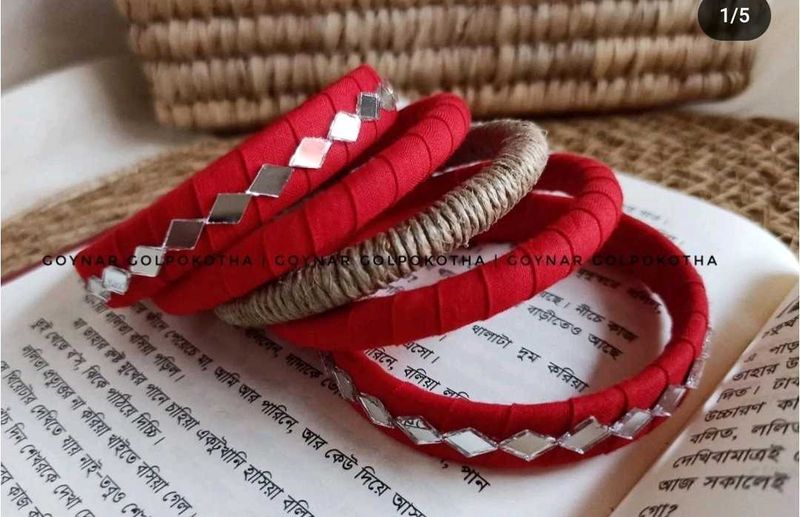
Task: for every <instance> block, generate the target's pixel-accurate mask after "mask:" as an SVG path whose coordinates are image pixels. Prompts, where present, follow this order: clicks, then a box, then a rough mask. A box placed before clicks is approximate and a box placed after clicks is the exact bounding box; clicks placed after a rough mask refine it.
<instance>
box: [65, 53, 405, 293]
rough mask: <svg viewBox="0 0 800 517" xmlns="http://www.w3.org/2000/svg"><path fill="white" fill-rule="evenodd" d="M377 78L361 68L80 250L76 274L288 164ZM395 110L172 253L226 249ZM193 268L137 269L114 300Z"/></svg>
mask: <svg viewBox="0 0 800 517" xmlns="http://www.w3.org/2000/svg"><path fill="white" fill-rule="evenodd" d="M379 84H380V77H379V76H378V75H377V73H376V72H375V71H374V70H373V69H372V68H370V67H368V66H361V67H359V68H356V69H355V70H353V71H352V72H350V73H349V74H347V75H345V76H344V77H342V78H341V79H339V80H338V81H336V82H335V83H333V84H331V85H330V86H328V87H327V88H325V89H324V90H322V91H321V92H320V93H319V94H317V95H315V96H313V97H311V98H310V99H308V100H307V101H306V102H304V103H303V104H302V105H301V106H299V107H297V108H296V109H294V110H292V111H291V112H289V113H287V114H286V115H285V116H283V117H282V118H280V119H279V120H277V121H275V122H274V123H272V124H270V125H269V126H267V127H266V128H264V129H262V130H261V131H259V132H258V133H256V134H255V135H253V136H252V137H250V138H248V139H247V140H246V141H244V142H243V143H242V144H240V145H239V146H237V147H236V148H235V149H234V150H233V151H231V152H230V153H228V154H226V155H225V156H223V157H221V158H219V159H218V160H216V161H214V162H212V163H211V164H209V165H208V166H207V167H206V168H204V169H203V170H201V171H199V172H198V173H196V174H195V175H194V176H192V177H191V178H189V179H188V180H186V181H185V182H183V183H182V184H181V185H179V186H178V187H176V188H175V189H174V190H172V191H171V192H169V193H167V194H166V195H164V196H162V197H161V198H160V199H158V200H157V201H156V202H155V203H153V204H152V205H151V206H149V207H148V208H145V209H144V210H142V211H141V212H139V213H138V214H136V215H134V216H133V217H131V218H129V219H127V220H126V221H124V222H122V223H121V224H119V225H118V226H116V227H115V228H113V229H112V230H110V231H109V232H107V233H106V234H105V235H103V236H102V237H100V238H99V239H98V240H97V241H96V242H95V243H93V244H92V245H90V246H89V247H87V248H86V249H84V250H83V251H82V252H81V253H80V254H79V255H78V257H77V262H76V269H77V270H78V273H79V274H80V275H81V276H82V277H83V278H84V279H86V278H88V277H90V276H92V275H98V276H99V275H100V274H101V272H102V269H103V267H104V266H105V265H106V264H107V262H106V264H99V263H97V258H102V259H105V260H106V261H108V260H109V257H114V258H115V259H116V260H117V261H118V263H119V264H121V265H122V266H123V267H124V266H127V261H128V258H129V257H130V256H131V255H132V254H133V251H134V250H135V248H136V247H137V246H140V245H146V246H159V245H161V243H162V241H163V239H164V236H165V235H166V231H167V228H168V227H169V223H170V221H171V220H172V219H175V218H185V219H193V218H203V217H205V216H206V215H207V214H208V212H209V210H210V209H211V206H212V205H213V203H214V200H215V199H216V196H217V194H219V193H225V192H234V193H238V192H244V191H245V190H246V189H247V187H249V186H250V183H251V182H252V180H253V179H254V178H255V176H256V174H257V172H258V170H259V168H260V167H261V165H262V164H263V163H265V162H267V163H272V164H276V165H287V164H288V163H289V158H290V157H291V155H292V153H293V152H294V150H295V148H296V147H297V145H298V143H299V142H300V140H301V139H302V138H303V137H324V136H326V135H327V132H328V129H329V127H330V123H331V121H332V120H333V116H334V115H335V113H336V112H337V111H347V112H350V113H352V112H354V111H355V109H356V103H357V99H358V94H359V93H361V92H370V91H375V90H376V89H377V88H378V85H379ZM396 117H397V114H396V112H394V111H382V113H381V117H380V119H378V120H377V121H373V122H363V123H362V125H361V133H360V134H359V138H358V140H357V141H356V142H353V143H342V142H336V143H334V144H333V145H332V146H331V149H330V151H329V153H328V155H327V157H326V159H325V162H324V164H323V166H322V168H320V169H316V170H305V169H295V171H294V173H293V174H292V176H291V179H290V180H289V182H288V183H287V185H286V187H285V188H284V190H283V192H282V193H281V195H280V197H278V198H269V197H261V198H258V199H257V200H252V201H251V202H250V206H248V209H247V211H246V212H245V214H244V216H243V217H242V220H241V221H240V222H239V223H238V224H234V225H212V226H207V227H206V228H205V229H204V230H203V235H202V236H201V238H200V240H199V241H198V243H197V246H196V248H195V249H194V250H187V251H170V252H168V256H173V257H177V256H186V257H201V256H206V255H210V254H213V253H218V252H220V251H223V250H224V249H225V248H227V247H229V246H231V245H232V244H233V243H235V242H237V241H238V240H239V239H241V238H243V237H244V236H246V235H248V234H250V232H252V231H253V230H254V229H256V228H258V227H260V226H262V225H263V224H264V223H265V222H266V221H268V220H269V219H271V218H272V217H273V216H274V215H275V214H277V213H278V212H280V211H282V210H284V209H286V208H288V207H289V206H291V205H292V204H294V203H295V202H297V201H298V200H300V199H302V198H303V197H305V196H306V195H308V194H309V193H310V192H312V191H313V190H315V189H317V188H319V187H320V185H322V184H323V183H324V182H325V181H327V180H328V179H330V178H331V177H332V176H333V175H334V174H336V173H337V172H339V171H340V170H342V168H343V167H344V166H345V165H346V164H347V163H349V162H351V161H352V160H354V159H356V158H357V157H358V156H359V155H361V154H362V153H364V151H366V150H367V149H368V148H369V147H370V146H371V145H372V144H374V143H375V142H376V140H377V139H378V138H379V137H380V136H381V135H383V134H384V133H385V132H386V131H387V130H388V129H389V128H390V127H391V126H392V124H393V123H394V121H395V119H396ZM85 258H89V259H92V260H91V264H90V265H88V264H85V263H83V260H84V259H85ZM191 269H192V264H191V261H189V263H188V264H186V265H183V266H182V265H179V264H177V263H172V264H168V265H165V266H164V267H163V268H162V270H161V272H160V273H159V275H158V276H157V277H154V278H148V277H143V276H133V277H132V278H131V283H130V287H129V289H128V291H127V293H126V294H124V295H114V296H113V297H112V298H111V300H110V302H109V305H110V306H112V307H119V306H123V305H129V304H131V303H133V302H135V301H137V300H139V299H141V298H146V297H149V296H153V295H154V294H155V293H156V292H158V291H160V290H161V289H162V288H164V287H165V286H167V285H169V284H170V283H171V282H173V281H174V280H176V279H177V278H179V277H181V276H182V275H183V274H185V273H186V272H187V271H190V270H191Z"/></svg>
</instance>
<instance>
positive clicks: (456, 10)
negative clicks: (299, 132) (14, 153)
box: [117, 0, 753, 130]
mask: <svg viewBox="0 0 800 517" xmlns="http://www.w3.org/2000/svg"><path fill="white" fill-rule="evenodd" d="M117 3H118V5H119V8H120V10H121V12H122V13H123V14H124V15H125V16H126V18H127V19H128V20H129V21H130V23H131V26H130V42H131V46H132V48H133V50H134V52H135V53H136V54H137V55H139V56H140V58H141V60H142V61H143V65H144V70H145V74H146V75H147V77H148V79H149V81H150V83H151V85H152V90H153V96H154V103H155V110H156V114H157V117H158V119H159V120H160V121H161V122H162V123H164V124H167V125H173V126H180V127H195V128H204V129H218V130H222V129H225V130H230V129H243V128H244V129H246V128H252V127H254V126H257V125H260V124H263V123H264V122H265V121H267V120H269V119H271V118H273V117H275V116H277V115H279V114H280V113H283V112H285V111H286V110H288V109H290V108H292V107H294V106H296V105H297V104H299V103H300V102H302V100H303V99H305V97H306V96H307V95H308V94H310V93H311V92H315V91H317V90H319V89H320V88H321V87H322V86H323V85H325V84H327V83H329V82H331V81H333V80H334V79H336V78H337V77H339V76H340V75H342V74H343V73H344V72H346V71H347V70H349V69H351V68H353V67H355V66H357V65H359V64H362V63H365V62H366V63H370V64H372V65H373V66H375V67H376V68H377V70H378V71H379V72H380V73H381V74H383V76H384V77H388V78H390V79H391V80H392V82H393V83H394V84H395V86H396V87H397V88H398V89H399V90H400V91H403V92H404V94H406V95H408V97H409V98H410V99H412V100H413V99H416V98H419V97H420V96H425V95H427V94H429V93H431V92H434V91H438V90H447V91H452V92H454V93H457V94H459V95H461V96H462V97H464V98H465V99H466V100H467V102H468V103H469V104H470V108H471V110H472V113H473V115H475V116H476V117H491V116H499V115H503V116H505V115H527V114H541V113H563V112H579V111H581V112H598V111H609V110H620V109H631V108H641V107H649V106H658V105H664V104H671V103H677V102H682V101H688V100H697V99H709V98H717V97H724V96H729V95H732V94H734V93H737V92H739V91H740V90H742V89H743V88H744V87H745V86H746V85H747V83H748V80H749V74H750V68H751V64H752V57H753V56H752V54H753V44H750V43H738V42H718V41H714V40H712V39H710V38H708V37H707V36H705V35H704V34H702V32H700V29H699V27H698V25H697V21H696V16H697V13H696V11H697V5H696V4H697V2H696V0H505V1H502V2H496V3H495V2H480V1H478V0H455V1H450V0H447V1H446V0H328V1H323V0H298V1H292V0H270V1H267V0H261V1H259V0H118V1H117Z"/></svg>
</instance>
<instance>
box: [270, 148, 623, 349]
mask: <svg viewBox="0 0 800 517" xmlns="http://www.w3.org/2000/svg"><path fill="white" fill-rule="evenodd" d="M472 172H474V171H472ZM436 181H437V182H439V184H440V185H442V184H443V183H441V182H445V183H444V184H450V183H452V184H455V182H456V181H458V175H445V176H441V177H439V178H436ZM448 182H449V183H448ZM429 183H431V182H429ZM422 188H423V189H427V188H430V185H428V184H426V185H424V186H423V187H422ZM536 188H537V189H544V190H557V191H564V192H566V193H568V194H572V195H575V199H574V201H572V203H571V204H570V209H569V210H568V211H567V212H566V213H565V214H563V215H562V216H561V217H559V218H558V219H557V220H556V221H553V222H552V223H551V224H550V225H548V226H547V227H545V228H543V229H542V230H541V231H540V232H538V233H537V234H536V235H534V236H533V237H531V238H529V239H527V240H525V241H524V242H522V243H520V244H519V245H518V246H517V247H516V248H515V249H514V250H512V251H511V252H509V253H508V254H506V255H504V256H502V257H500V258H499V259H498V260H494V261H491V262H488V263H486V264H484V265H481V266H478V267H475V268H473V269H471V270H470V271H468V272H466V273H462V274H459V275H455V276H453V277H450V278H447V279H444V280H442V281H440V282H438V283H436V284H435V285H432V286H426V287H421V288H418V289H413V290H410V291H403V292H400V293H398V294H395V295H392V296H385V297H375V298H369V299H365V300H361V301H358V302H356V303H352V304H349V305H347V306H344V307H341V308H339V309H335V310H332V311H328V312H325V313H323V314H320V315H318V316H312V317H309V318H305V319H302V320H297V321H292V322H288V323H282V324H278V325H272V326H270V327H269V328H270V330H271V331H272V332H274V333H275V334H276V335H278V336H279V337H281V338H283V339H286V340H287V341H290V342H292V343H294V344H297V345H301V346H309V347H315V348H319V349H323V350H344V349H350V350H352V349H364V348H369V347H371V346H374V345H375V343H381V344H383V345H390V344H399V343H405V342H408V341H413V340H416V339H420V338H423V337H427V336H432V335H439V334H444V333H446V332H448V331H450V330H453V329H456V328H459V327H462V326H464V325H467V324H468V323H471V322H473V321H477V320H484V319H487V318H489V317H491V316H492V315H494V314H497V313H498V312H502V311H504V310H506V309H508V308H509V307H512V306H514V305H517V304H518V303H521V302H522V301H524V300H527V299H529V298H530V297H532V296H533V295H534V294H536V293H537V292H539V291H542V290H544V289H546V288H547V287H548V286H550V285H552V284H553V283H555V282H557V281H558V280H560V279H562V278H564V277H566V276H567V275H569V274H570V273H571V272H572V271H573V269H574V268H575V266H576V264H578V262H577V261H575V260H571V261H570V263H568V264H558V265H552V264H546V263H538V262H537V261H535V260H527V259H530V258H531V256H535V255H540V256H550V255H552V256H559V257H562V256H566V257H570V258H571V259H574V258H580V259H581V260H584V261H585V260H588V259H589V258H590V257H591V256H592V255H593V254H594V253H595V252H596V251H597V250H598V249H600V247H601V246H602V245H603V243H604V242H605V241H606V239H608V237H609V236H610V235H611V232H612V231H613V229H614V228H615V227H616V225H617V222H618V220H619V217H620V214H621V213H622V208H621V207H622V191H621V190H620V187H619V183H618V182H617V180H616V177H615V176H614V173H613V172H612V171H611V170H610V169H609V168H608V167H607V166H605V165H604V164H602V163H600V162H597V161H595V160H592V159H590V158H586V157H581V156H576V155H569V154H554V155H552V156H551V157H550V159H549V161H548V164H547V167H546V169H545V172H544V174H543V175H542V178H541V179H540V181H539V183H538V184H537V186H536ZM415 194H416V193H415ZM384 226H386V225H384ZM526 256H527V257H526ZM522 257H525V258H526V260H524V261H523V260H522ZM511 258H516V259H517V260H516V263H517V264H523V263H525V264H526V266H527V264H530V265H529V266H528V267H519V266H512V265H510V263H511V260H510V259H511ZM465 299H467V300H469V301H470V303H459V301H461V300H465Z"/></svg>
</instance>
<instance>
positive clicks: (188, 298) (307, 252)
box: [154, 94, 470, 314]
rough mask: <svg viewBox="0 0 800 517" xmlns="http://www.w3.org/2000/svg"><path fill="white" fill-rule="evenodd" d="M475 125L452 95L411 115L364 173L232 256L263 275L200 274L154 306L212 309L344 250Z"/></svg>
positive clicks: (228, 270)
mask: <svg viewBox="0 0 800 517" xmlns="http://www.w3.org/2000/svg"><path fill="white" fill-rule="evenodd" d="M469 125H470V116H469V109H468V108H467V105H466V104H465V103H464V101H462V100H461V99H460V98H459V97H457V96H455V95H452V94H439V95H435V96H432V97H430V98H427V99H425V100H423V101H420V102H417V103H415V104H412V105H411V106H409V107H407V108H404V109H403V110H401V111H400V112H399V115H398V119H397V121H396V122H395V124H394V126H392V128H391V130H390V131H389V132H388V133H387V134H386V135H385V136H384V138H383V139H382V140H381V143H382V144H384V143H385V146H384V147H383V148H382V149H380V150H379V151H378V152H376V153H370V157H369V159H368V160H367V161H366V162H365V163H364V164H363V165H361V166H359V167H357V168H356V169H355V170H353V172H352V173H351V174H348V175H347V176H345V177H344V178H343V179H342V180H340V181H338V182H336V183H335V184H333V185H332V186H330V187H329V188H327V189H325V190H324V191H323V192H321V193H320V194H319V195H317V196H314V197H312V198H311V199H309V200H308V201H306V202H305V203H303V204H302V205H301V206H300V207H298V209H297V210H292V211H290V212H288V213H287V214H282V215H281V216H279V217H276V218H274V219H273V220H271V221H269V222H268V223H267V224H265V225H264V226H262V227H261V228H258V229H257V230H255V231H253V232H252V233H250V234H249V235H248V236H246V237H245V238H243V239H241V240H240V241H239V242H237V243H236V244H234V245H233V246H231V247H230V248H228V249H226V250H225V253H226V254H228V255H230V256H231V257H247V258H248V259H249V260H251V261H252V263H253V264H257V265H258V267H205V268H197V269H196V270H195V271H194V272H192V273H191V274H189V275H186V276H184V277H183V278H181V279H180V281H178V282H176V283H174V284H172V285H170V286H169V289H165V290H163V291H162V292H161V293H159V294H158V295H157V296H156V297H155V298H154V301H155V302H156V304H158V306H159V307H160V308H161V309H162V310H164V311H166V312H169V313H173V314H187V313H191V312H197V311H200V310H207V309H212V308H214V307H215V306H217V305H219V304H221V303H224V302H226V301H228V300H231V299H233V298H235V297H237V296H241V295H244V294H246V293H248V292H250V291H252V290H253V289H255V288H257V287H258V286H259V285H261V284H263V283H265V282H267V281H269V280H272V279H274V278H276V277H279V276H281V275H283V274H285V273H287V272H289V271H291V270H292V269H296V268H297V267H300V266H302V264H298V263H294V264H292V263H291V262H289V261H288V260H287V257H306V258H308V257H320V256H325V255H327V254H329V253H332V252H335V251H337V250H339V249H341V248H342V247H343V246H344V245H345V244H346V243H347V241H348V239H349V238H350V237H351V236H352V235H353V234H354V233H356V232H357V231H358V230H360V229H361V228H362V227H363V226H364V225H366V224H368V223H369V222H370V221H371V220H373V219H374V218H375V217H377V216H378V215H380V214H381V213H382V212H384V211H385V210H386V209H387V208H389V207H390V206H392V205H393V204H394V203H396V202H397V201H398V200H399V199H400V198H402V197H403V196H405V195H406V194H408V192H410V191H411V190H412V189H414V188H415V187H416V186H417V185H419V184H420V183H421V182H423V181H424V180H425V179H427V178H428V177H429V176H430V175H431V173H433V171H434V170H437V169H438V168H439V167H440V166H441V165H442V164H443V163H444V162H445V161H446V160H447V159H448V158H449V157H450V156H451V155H452V154H453V152H454V151H455V150H456V149H457V148H458V147H459V146H460V145H461V143H462V141H463V140H464V137H465V136H466V134H467V131H468V130H469ZM334 214H335V215H334Z"/></svg>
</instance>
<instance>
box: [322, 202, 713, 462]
mask: <svg viewBox="0 0 800 517" xmlns="http://www.w3.org/2000/svg"><path fill="white" fill-rule="evenodd" d="M521 204H524V207H523V209H522V210H515V211H514V212H512V214H510V215H509V216H508V217H507V218H506V219H507V221H506V220H504V223H506V222H507V223H508V224H505V225H504V228H503V231H502V232H499V233H500V236H501V237H502V238H507V237H508V236H509V235H511V234H513V233H516V234H517V235H516V237H520V236H521V235H520V233H522V232H529V231H531V227H532V226H535V225H536V224H537V219H536V218H534V219H531V218H530V217H531V216H534V217H539V218H541V219H547V218H548V217H552V212H565V211H566V210H567V209H568V206H569V202H568V201H567V200H564V199H560V198H557V197H554V196H545V195H542V194H531V195H530V196H528V197H527V198H526V199H525V200H524V201H523V202H522V203H521ZM526 226H527V228H526ZM494 233H495V232H494V229H493V230H490V231H489V232H488V233H487V235H486V240H489V239H493V238H495V237H497V236H496V235H494ZM601 253H608V254H611V255H615V256H618V255H619V254H621V253H625V254H654V255H664V256H682V255H683V253H682V252H681V251H680V250H679V249H678V248H677V247H676V246H675V245H674V244H672V242H670V241H669V239H667V238H666V237H664V236H663V235H661V234H660V233H659V232H658V231H656V230H655V229H653V228H652V227H650V226H647V225H646V224H644V223H642V222H640V221H637V220H636V219H633V218H631V217H629V216H623V217H622V219H621V222H620V225H619V227H618V228H617V230H616V231H615V232H614V234H613V236H612V237H611V238H610V239H609V241H608V242H607V243H606V245H605V247H604V248H603V250H602V251H601ZM626 272H629V273H632V274H634V275H635V276H636V277H637V278H639V279H640V280H642V281H643V282H644V283H645V284H646V285H647V286H648V287H649V288H650V289H652V291H653V292H654V293H656V294H658V295H659V296H660V297H661V299H662V300H663V301H664V304H665V306H666V307H667V309H668V310H669V314H670V317H671V320H672V328H671V337H670V340H669V342H668V343H667V344H666V346H665V347H664V349H663V352H662V354H661V355H660V357H658V358H657V359H656V360H655V361H654V362H653V363H652V364H651V365H649V366H647V367H646V368H644V369H643V370H642V371H641V373H639V374H637V375H635V376H634V377H631V378H629V379H626V380H624V381H622V382H620V383H618V384H616V385H615V386H612V387H609V388H607V389H604V390H603V391H601V392H598V393H592V394H588V395H583V396H579V397H575V398H572V399H569V400H566V401H561V402H548V403H540V404H511V405H506V404H491V403H482V402H474V401H470V400H469V399H462V398H458V397H456V398H453V397H446V396H444V395H439V394H434V393H431V392H429V391H427V390H424V389H422V388H421V387H419V386H417V385H415V384H412V383H409V382H405V381H403V380H400V379H398V378H396V377H394V376H392V375H391V374H390V373H388V372H387V371H385V370H384V369H383V368H382V367H381V366H380V365H379V364H377V363H376V362H374V361H372V360H371V359H369V358H368V357H367V355H366V354H365V353H364V352H350V351H347V352H334V353H333V354H325V355H326V360H325V361H324V364H325V369H326V370H327V371H329V372H330V374H331V375H332V377H333V378H334V379H335V381H336V383H337V386H338V389H339V391H340V393H341V394H342V396H343V397H344V398H345V399H347V400H349V401H350V402H351V403H352V404H353V405H354V407H356V408H357V409H358V411H359V412H361V413H362V414H363V415H364V416H365V417H367V418H368V419H369V420H370V421H371V422H373V423H374V424H376V425H377V426H379V427H380V428H381V430H383V431H385V432H386V433H387V434H389V435H390V436H392V437H393V438H395V439H398V440H400V441H402V442H403V443H406V444H410V445H412V446H414V447H415V448H418V449H420V450H421V451H423V452H426V453H429V454H431V455H434V456H437V457H440V458H444V459H447V460H456V461H467V462H469V463H474V464H477V465H485V466H492V467H524V466H528V465H554V464H559V463H566V462H570V461H575V460H577V459H580V458H583V457H589V456H594V455H597V454H601V453H607V452H609V451H611V450H614V449H616V448H618V447H621V446H623V445H625V444H626V443H628V442H630V441H631V440H633V439H635V438H637V437H638V436H641V435H642V434H643V433H644V432H645V431H646V430H649V429H651V428H652V427H653V425H655V424H656V423H658V422H659V421H660V420H661V419H662V418H661V417H667V416H669V415H670V414H672V413H673V412H674V410H675V409H676V408H677V406H678V405H679V404H680V402H681V400H682V399H683V397H684V396H685V394H686V392H687V390H688V389H692V388H696V387H697V385H698V381H699V378H700V375H701V373H702V369H703V364H704V362H705V359H706V357H707V343H708V340H707V331H708V321H709V320H708V300H707V298H706V293H705V288H704V286H703V282H702V279H701V278H700V276H699V274H698V273H697V271H696V270H695V269H694V267H693V266H691V264H690V263H688V262H680V263H679V264H678V265H675V266H672V265H670V266H663V267H648V266H645V265H642V263H641V262H639V263H637V264H635V265H632V266H629V267H628V268H627V271H626ZM704 338H705V339H704Z"/></svg>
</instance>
